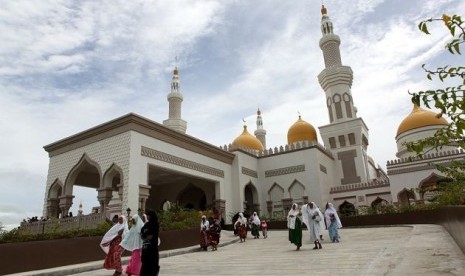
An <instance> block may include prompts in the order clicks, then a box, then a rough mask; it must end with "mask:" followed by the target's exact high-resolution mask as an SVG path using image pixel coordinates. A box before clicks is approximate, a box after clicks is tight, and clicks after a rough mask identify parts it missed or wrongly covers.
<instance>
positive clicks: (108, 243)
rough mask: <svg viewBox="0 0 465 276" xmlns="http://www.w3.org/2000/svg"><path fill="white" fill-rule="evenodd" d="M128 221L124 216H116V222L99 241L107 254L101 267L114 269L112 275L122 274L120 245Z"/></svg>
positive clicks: (125, 232)
mask: <svg viewBox="0 0 465 276" xmlns="http://www.w3.org/2000/svg"><path fill="white" fill-rule="evenodd" d="M128 231H129V230H128V223H127V220H126V217H125V216H122V215H121V216H119V217H118V223H116V224H115V225H113V227H111V228H110V230H108V231H107V233H105V235H104V236H103V238H102V241H101V242H100V247H101V248H102V250H103V252H105V253H106V254H107V255H106V257H105V262H104V263H103V267H104V268H105V269H114V270H115V272H114V273H113V276H117V275H121V274H123V266H122V265H121V254H122V253H123V251H124V249H123V248H122V247H121V246H120V243H121V241H122V239H123V237H124V236H125V235H126V234H127V232H128Z"/></svg>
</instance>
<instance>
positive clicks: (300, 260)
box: [18, 225, 465, 276]
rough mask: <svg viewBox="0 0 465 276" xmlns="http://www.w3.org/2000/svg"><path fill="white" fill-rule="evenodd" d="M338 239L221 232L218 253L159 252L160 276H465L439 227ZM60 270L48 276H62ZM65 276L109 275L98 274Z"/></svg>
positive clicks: (463, 259)
mask: <svg viewBox="0 0 465 276" xmlns="http://www.w3.org/2000/svg"><path fill="white" fill-rule="evenodd" d="M325 234H327V233H325ZM340 234H341V237H342V240H341V242H340V243H329V242H327V241H326V240H325V241H324V242H323V243H322V245H323V249H322V250H312V247H313V244H310V242H309V235H308V232H305V233H304V245H303V246H302V248H301V249H300V251H295V246H293V245H292V244H290V243H289V242H288V241H287V231H270V233H269V237H268V239H259V240H254V239H250V238H249V239H247V241H246V242H245V243H239V242H237V239H236V238H235V237H234V236H233V235H232V233H231V232H222V242H225V243H229V245H227V246H223V247H221V248H219V249H218V251H216V252H211V251H209V252H198V251H196V252H192V251H193V250H196V248H197V247H192V248H190V249H180V250H178V251H171V252H170V254H168V252H163V253H162V256H163V255H164V256H166V255H174V256H169V257H164V258H162V259H160V266H161V271H160V275H183V276H185V275H282V276H284V275H304V274H307V275H312V276H313V275H341V274H343V275H422V276H425V275H465V255H464V254H463V253H462V252H461V251H460V249H459V248H458V246H457V245H456V244H455V242H454V241H453V239H452V238H451V237H450V235H449V234H448V233H447V231H445V230H444V228H443V227H442V226H438V225H413V226H396V227H379V228H347V229H344V228H343V229H341V233H340ZM188 251H191V253H187V252H188ZM179 253H186V254H179ZM98 264H99V265H100V266H101V265H102V262H98ZM84 265H85V264H83V265H77V267H78V268H79V266H81V267H84ZM63 268H65V267H63ZM60 269H61V268H56V269H55V272H57V273H58V274H55V273H51V271H49V273H47V275H64V274H59V271H60ZM77 271H78V270H76V272H77ZM81 271H82V270H81ZM18 275H19V274H18ZM21 275H40V274H38V272H36V274H21ZM44 275H45V274H44ZM68 275H74V276H91V275H92V276H100V275H102V276H103V275H112V272H111V271H106V270H103V269H98V270H92V271H87V272H81V273H76V274H68Z"/></svg>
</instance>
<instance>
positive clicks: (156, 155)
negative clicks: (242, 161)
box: [140, 146, 224, 178]
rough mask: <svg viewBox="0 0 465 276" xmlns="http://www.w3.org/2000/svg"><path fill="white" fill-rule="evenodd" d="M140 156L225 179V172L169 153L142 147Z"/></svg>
mask: <svg viewBox="0 0 465 276" xmlns="http://www.w3.org/2000/svg"><path fill="white" fill-rule="evenodd" d="M140 154H141V155H142V156H146V157H150V158H153V159H156V160H160V161H163V162H166V163H170V164H173V165H177V166H181V167H184V168H188V169H191V170H195V171H199V172H203V173H207V174H211V175H214V176H219V177H222V178H224V171H223V170H219V169H215V168H213V167H210V166H206V165H203V164H200V163H196V162H193V161H190V160H187V159H184V158H180V157H177V156H174V155H171V154H168V153H164V152H161V151H158V150H154V149H150V148H147V147H144V146H142V147H141V153H140Z"/></svg>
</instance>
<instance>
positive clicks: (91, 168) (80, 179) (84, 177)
mask: <svg viewBox="0 0 465 276" xmlns="http://www.w3.org/2000/svg"><path fill="white" fill-rule="evenodd" d="M101 172H102V170H101V168H100V166H99V164H98V163H97V162H95V161H94V160H92V159H91V158H89V156H88V155H87V154H86V153H84V154H83V155H82V157H81V159H79V161H78V162H77V163H76V165H74V167H73V168H72V169H71V170H70V171H69V173H68V176H67V177H66V180H65V185H64V189H63V195H72V194H73V186H74V185H78V186H83V187H89V188H95V189H97V188H99V187H100V182H101V181H100V180H101V177H100V176H101V175H102V173H101Z"/></svg>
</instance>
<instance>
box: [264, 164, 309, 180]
mask: <svg viewBox="0 0 465 276" xmlns="http://www.w3.org/2000/svg"><path fill="white" fill-rule="evenodd" d="M303 171H305V165H304V164H302V165H297V166H291V167H285V168H279V169H274V170H268V171H265V177H271V176H277V175H283V174H290V173H296V172H303Z"/></svg>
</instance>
